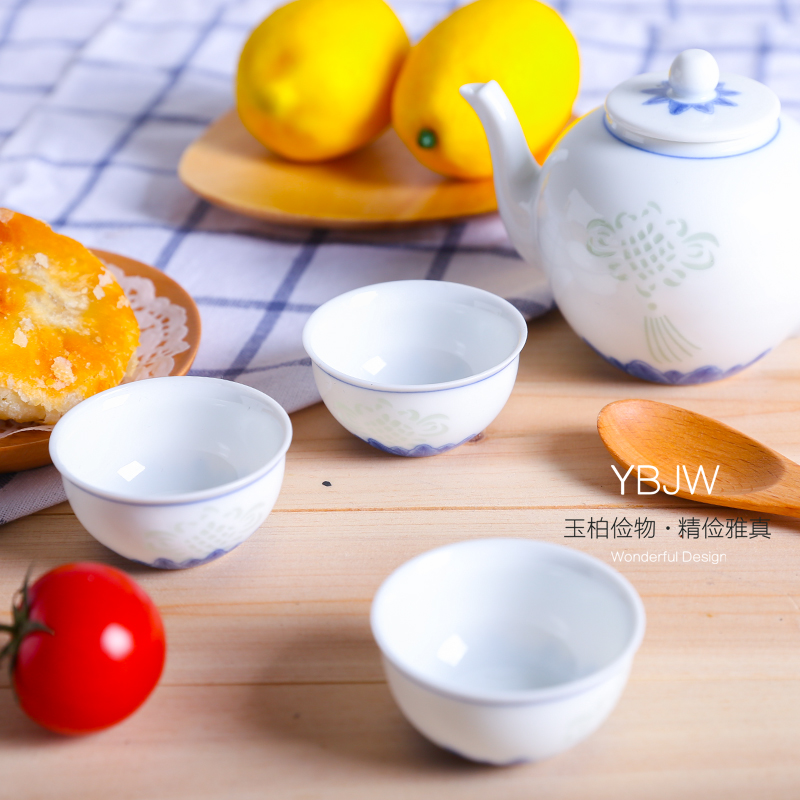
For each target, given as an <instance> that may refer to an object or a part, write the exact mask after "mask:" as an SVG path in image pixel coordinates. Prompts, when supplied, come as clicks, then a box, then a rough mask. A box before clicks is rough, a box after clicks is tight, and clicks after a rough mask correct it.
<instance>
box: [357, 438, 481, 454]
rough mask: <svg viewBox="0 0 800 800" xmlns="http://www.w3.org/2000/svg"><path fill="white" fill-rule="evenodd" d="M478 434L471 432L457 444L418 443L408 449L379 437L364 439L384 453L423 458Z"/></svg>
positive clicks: (458, 445) (462, 442)
mask: <svg viewBox="0 0 800 800" xmlns="http://www.w3.org/2000/svg"><path fill="white" fill-rule="evenodd" d="M477 435H478V434H477V433H471V434H470V435H469V436H467V438H466V439H463V440H462V441H460V442H457V443H456V444H443V445H442V446H441V447H432V446H431V445H429V444H418V445H417V446H416V447H412V448H411V449H410V450H406V449H405V448H403V447H387V446H386V445H385V444H381V443H380V442H379V441H378V440H377V439H364V441H365V442H366V443H367V444H371V445H372V446H373V447H374V448H375V449H376V450H383V452H384V453H391V454H392V455H393V456H406V457H408V458H423V457H425V456H436V455H439V453H446V452H447V451H448V450H452V449H453V448H455V447H460V446H461V445H462V444H464V443H465V442H468V441H470V440H471V439H474V438H475V437H476V436H477Z"/></svg>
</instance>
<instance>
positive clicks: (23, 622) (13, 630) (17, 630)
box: [0, 567, 54, 673]
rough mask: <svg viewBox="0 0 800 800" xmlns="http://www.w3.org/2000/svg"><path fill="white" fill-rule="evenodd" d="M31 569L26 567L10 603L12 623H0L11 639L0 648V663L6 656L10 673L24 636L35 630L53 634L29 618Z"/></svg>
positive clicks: (0, 629) (0, 627)
mask: <svg viewBox="0 0 800 800" xmlns="http://www.w3.org/2000/svg"><path fill="white" fill-rule="evenodd" d="M32 569H33V568H32V567H31V568H29V569H28V571H27V573H26V574H25V580H24V581H23V582H22V588H21V589H20V590H19V591H18V592H17V593H16V595H15V598H14V600H13V601H12V603H11V615H12V619H13V620H14V621H13V623H12V624H11V625H0V631H3V632H4V633H10V634H11V639H10V640H9V641H8V642H6V644H5V645H4V647H3V649H2V650H0V664H2V662H3V659H4V658H6V657H8V658H9V662H8V667H9V671H10V672H12V673H13V672H14V664H15V663H16V659H17V652H18V651H19V647H20V645H21V644H22V641H23V640H24V639H25V637H26V636H28V635H29V634H31V633H34V632H35V631H41V632H43V633H49V634H50V635H51V636H53V635H54V633H53V631H52V630H51V629H50V628H48V627H47V625H45V624H44V623H43V622H39V621H38V620H35V619H31V618H30V610H31V605H30V598H29V596H28V582H29V581H30V577H31V570H32Z"/></svg>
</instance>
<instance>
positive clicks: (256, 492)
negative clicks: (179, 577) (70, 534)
mask: <svg viewBox="0 0 800 800" xmlns="http://www.w3.org/2000/svg"><path fill="white" fill-rule="evenodd" d="M291 440H292V424H291V422H290V420H289V416H288V414H287V413H286V412H285V411H284V410H283V409H282V408H281V406H280V405H278V403H277V402H276V401H275V400H273V399H272V398H271V397H268V396H267V395H265V394H263V393H262V392H259V391H258V390H257V389H253V388H251V387H249V386H243V385H241V384H238V383H233V382H232V381H225V380H219V379H216V378H194V377H168V378H153V379H151V380H146V381H136V382H134V383H129V384H124V385H122V386H117V387H116V388H114V389H109V390H108V391H105V392H101V393H100V394H97V395H95V396H94V397H90V398H89V399H87V400H84V401H83V402H82V403H80V404H79V405H77V406H75V408H73V409H72V410H71V411H69V412H68V413H67V414H65V415H64V417H63V418H62V419H61V420H60V421H59V422H58V424H57V425H56V427H55V429H54V430H53V434H52V436H51V437H50V455H51V457H52V459H53V463H54V464H55V465H56V467H57V468H58V470H59V472H60V473H61V476H62V479H63V481H64V489H65V490H66V493H67V498H68V499H69V501H70V504H71V505H72V510H73V511H74V512H75V515H76V516H77V517H78V519H79V520H80V522H81V524H82V525H83V526H84V527H85V528H86V529H87V530H88V531H89V533H91V534H92V536H94V537H95V538H96V539H97V540H98V541H100V542H102V543H103V544H104V545H106V547H109V548H111V549H112V550H114V551H115V552H117V553H119V554H120V555H122V556H124V557H125V558H129V559H131V560H133V561H138V562H141V563H143V564H147V565H149V566H152V567H160V568H162V569H179V568H184V567H193V566H197V565H199V564H203V563H206V562H207V561H211V560H212V559H215V558H218V557H219V556H221V555H224V554H225V553H227V552H229V551H230V550H232V549H233V548H234V547H236V546H237V545H239V544H241V543H242V542H243V541H244V540H245V539H247V538H248V537H249V536H250V535H251V534H252V533H253V532H254V531H255V530H256V529H257V528H258V526H259V525H261V523H262V522H263V521H264V520H265V519H266V518H267V516H268V515H269V513H270V511H271V510H272V507H273V506H274V505H275V501H276V499H277V497H278V493H279V491H280V488H281V483H282V481H283V471H284V464H285V461H286V451H287V449H288V448H289V444H290V443H291Z"/></svg>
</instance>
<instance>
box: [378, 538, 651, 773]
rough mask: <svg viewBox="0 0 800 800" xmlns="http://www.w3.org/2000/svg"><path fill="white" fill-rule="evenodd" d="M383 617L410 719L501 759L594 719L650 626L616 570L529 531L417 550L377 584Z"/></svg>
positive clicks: (572, 736)
mask: <svg viewBox="0 0 800 800" xmlns="http://www.w3.org/2000/svg"><path fill="white" fill-rule="evenodd" d="M371 621H372V632H373V635H374V636H375V639H376V641H377V643H378V646H379V647H380V649H381V652H382V653H383V663H384V668H385V671H386V677H387V679H388V681H389V687H390V689H391V691H392V694H393V695H394V698H395V700H396V701H397V703H398V705H399V706H400V708H401V710H402V711H403V713H404V714H405V715H406V717H407V718H408V720H409V721H410V722H411V723H412V725H414V727H416V728H417V729H418V730H419V731H420V732H421V733H423V734H424V735H425V736H427V737H428V738H429V739H431V740H432V741H433V742H435V743H436V744H438V745H440V746H442V747H444V748H447V749H448V750H452V751H454V752H456V753H458V754H459V755H462V756H464V757H466V758H470V759H473V760H476V761H483V762H489V763H492V764H512V763H516V762H521V761H537V760H540V759H543V758H547V757H549V756H552V755H555V754H556V753H559V752H561V751H563V750H566V749H567V748H568V747H571V746H572V745H574V744H576V743H577V742H579V741H581V740H582V739H584V738H585V737H586V736H588V735H589V734H591V733H592V732H593V731H594V730H596V729H597V728H598V727H599V726H600V724H601V723H602V722H603V721H604V720H605V719H606V717H607V716H608V715H609V714H610V713H611V711H612V709H613V708H614V706H615V705H616V703H617V700H618V699H619V697H620V694H621V693H622V690H623V688H624V687H625V683H626V681H627V679H628V673H629V671H630V668H631V663H632V661H633V656H634V654H635V653H636V651H637V649H638V648H639V645H640V643H641V641H642V637H643V636H644V628H645V614H644V607H643V605H642V602H641V600H640V598H639V596H638V594H637V593H636V590H635V589H634V588H633V587H632V586H631V585H630V583H628V581H627V580H626V579H625V578H624V577H623V576H622V575H620V574H619V573H618V572H617V571H616V570H614V569H612V568H611V567H609V566H608V565H606V564H604V563H603V562H602V561H599V560H598V559H596V558H593V557H592V556H588V555H585V554H584V553H581V552H579V551H577V550H573V549H571V548H568V547H563V546H560V545H554V544H547V543H543V542H536V541H531V540H527V539H477V540H472V541H466V542H459V543H457V544H451V545H447V546H445V547H440V548H438V549H436V550H431V551H430V552H428V553H424V554H422V555H420V556H417V557H416V558H413V559H411V561H408V562H407V563H405V564H403V565H402V566H401V567H400V568H399V569H397V570H396V571H395V572H393V573H392V574H391V575H390V576H389V577H388V578H387V579H386V581H384V583H383V585H382V586H381V587H380V589H379V590H378V592H377V594H376V595H375V599H374V601H373V604H372V618H371Z"/></svg>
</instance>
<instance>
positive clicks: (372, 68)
mask: <svg viewBox="0 0 800 800" xmlns="http://www.w3.org/2000/svg"><path fill="white" fill-rule="evenodd" d="M408 50H409V42H408V36H407V35H406V32H405V30H404V29H403V26H402V24H401V23H400V20H398V19H397V17H396V16H395V14H394V12H393V11H392V10H391V8H389V6H387V5H386V3H384V2H383V0H294V2H292V3H289V4H288V5H285V6H282V7H281V8H278V9H277V10H276V11H275V12H274V13H273V14H271V15H270V16H269V17H267V18H266V19H265V20H264V21H263V22H262V23H261V24H260V25H259V26H258V27H257V28H256V29H255V30H254V31H253V32H252V33H251V35H250V38H249V39H248V40H247V42H246V44H245V46H244V49H243V50H242V55H241V57H240V59H239V69H238V72H237V75H236V105H237V108H238V111H239V116H240V117H241V120H242V122H243V123H244V124H245V126H246V127H247V129H248V130H249V131H250V133H252V134H253V136H255V137H256V139H258V140H259V141H260V142H261V143H262V144H263V145H265V146H266V147H268V148H269V149H270V150H273V151H274V152H276V153H279V154H280V155H282V156H285V157H286V158H290V159H293V160H296V161H324V160H325V159H329V158H336V157H337V156H341V155H344V154H345V153H349V152H351V151H352V150H356V149H358V148H359V147H361V146H362V145H364V144H366V143H367V142H369V141H370V140H371V139H374V138H375V137H376V136H377V135H378V134H379V133H380V132H381V131H382V130H383V129H384V128H385V127H386V126H387V125H388V124H389V121H390V106H391V92H392V86H393V84H394V81H395V78H396V77H397V73H398V72H399V70H400V67H401V65H402V63H403V59H404V58H405V56H406V54H407V52H408Z"/></svg>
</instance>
